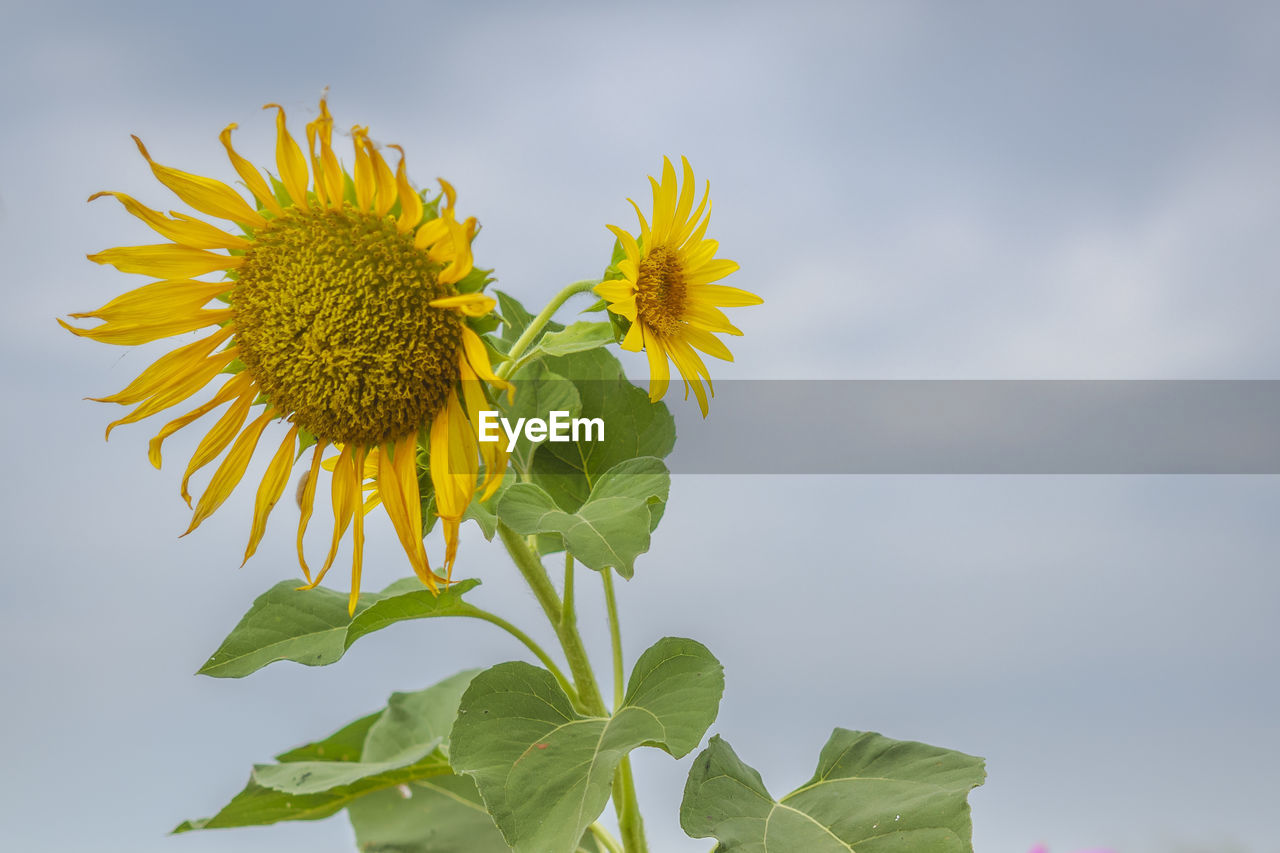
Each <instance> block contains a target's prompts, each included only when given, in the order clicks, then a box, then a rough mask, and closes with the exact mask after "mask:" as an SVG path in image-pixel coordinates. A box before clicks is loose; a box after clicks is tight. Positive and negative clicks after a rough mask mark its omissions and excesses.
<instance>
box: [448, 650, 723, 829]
mask: <svg viewBox="0 0 1280 853" xmlns="http://www.w3.org/2000/svg"><path fill="white" fill-rule="evenodd" d="M723 691H724V673H723V670H722V669H721V667H720V663H719V661H717V660H716V659H715V657H713V656H712V654H711V653H710V652H709V651H707V650H706V648H704V647H703V646H702V645H701V644H699V643H696V642H694V641H693V640H682V639H675V638H671V637H668V638H666V639H663V640H660V641H658V642H657V643H656V644H655V645H654V646H653V647H652V648H650V649H649V650H648V651H646V652H645V653H644V654H643V655H641V656H640V660H639V661H637V662H636V666H635V669H634V670H633V671H632V673H631V678H630V680H629V682H628V687H627V693H626V697H625V698H624V700H623V702H622V706H621V707H620V708H619V709H618V710H617V712H615V713H614V714H613V716H611V717H585V716H582V715H580V714H578V713H577V712H576V711H575V710H574V709H573V706H572V705H571V704H570V702H569V699H568V697H567V696H565V694H564V692H563V691H562V690H561V689H560V686H559V685H558V684H557V683H556V680H555V679H554V678H552V676H551V674H550V673H548V672H547V671H546V670H543V669H539V668H537V667H534V666H530V665H529V664H525V663H518V662H517V663H504V664H499V665H498V666H495V667H493V668H492V669H489V670H486V671H485V672H482V673H481V674H480V675H477V676H476V677H475V679H474V680H473V681H472V682H471V686H470V687H469V688H467V692H466V693H465V694H464V695H463V697H462V705H461V707H460V709H459V711H458V721H457V722H456V723H455V724H454V726H453V734H452V738H451V744H450V754H451V757H452V761H453V765H454V769H455V770H456V771H458V772H461V773H465V774H467V775H469V776H471V777H472V778H473V779H474V780H475V782H476V786H477V787H478V788H479V789H480V793H481V795H482V796H483V798H484V802H485V805H486V806H487V807H488V810H489V814H490V815H492V816H493V819H494V822H495V823H497V825H498V828H499V829H500V830H502V834H503V836H504V837H505V838H506V840H507V843H508V844H510V845H511V846H512V847H513V848H514V849H515V850H516V851H517V853H572V851H573V850H574V848H575V847H576V846H577V844H578V841H579V839H581V837H582V833H583V832H584V831H585V830H586V828H587V826H588V825H590V823H591V822H592V821H594V820H595V819H596V817H598V816H599V815H600V812H601V811H602V810H603V809H604V807H605V804H606V803H607V802H608V799H609V792H610V786H611V784H612V780H613V774H614V770H615V768H616V767H617V765H618V762H619V761H621V760H622V758H623V757H624V756H625V755H626V754H627V753H629V752H630V751H631V750H633V749H635V748H636V747H638V746H642V745H643V746H654V747H658V748H660V749H663V750H665V751H666V752H668V753H670V754H671V755H673V756H674V757H676V758H679V757H681V756H683V755H686V754H687V753H689V752H690V751H692V750H693V749H694V748H695V747H696V746H697V745H698V742H699V741H700V740H701V739H702V736H703V734H705V733H706V730H707V727H708V726H710V725H711V722H712V721H713V720H714V719H715V716H716V711H717V709H718V708H719V704H720V696H721V693H722V692H723Z"/></svg>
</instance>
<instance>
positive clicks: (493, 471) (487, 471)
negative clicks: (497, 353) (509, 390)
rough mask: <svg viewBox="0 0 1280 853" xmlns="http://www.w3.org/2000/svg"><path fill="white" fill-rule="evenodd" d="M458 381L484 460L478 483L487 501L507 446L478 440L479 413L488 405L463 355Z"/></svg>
mask: <svg viewBox="0 0 1280 853" xmlns="http://www.w3.org/2000/svg"><path fill="white" fill-rule="evenodd" d="M458 383H459V384H460V385H461V386H462V398H463V400H464V401H466V406H467V419H468V420H469V421H470V422H471V428H472V429H473V430H475V431H476V443H477V444H478V445H479V447H480V459H481V461H483V462H484V482H483V483H481V484H480V488H481V490H482V491H483V494H481V496H480V500H482V501H487V500H488V499H489V498H490V497H491V496H492V495H493V493H494V492H496V491H497V490H498V486H500V485H501V484H502V475H503V474H505V473H506V470H507V448H506V445H505V444H504V443H503V442H501V441H480V433H479V429H480V427H479V424H480V413H481V412H482V411H487V410H489V408H490V406H489V401H488V400H487V399H486V398H485V396H484V389H483V388H482V387H481V385H480V380H479V378H478V377H477V376H476V374H475V371H473V370H472V369H471V365H470V364H468V363H467V359H466V358H465V357H464V358H460V359H458Z"/></svg>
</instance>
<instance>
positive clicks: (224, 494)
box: [182, 409, 276, 536]
mask: <svg viewBox="0 0 1280 853" xmlns="http://www.w3.org/2000/svg"><path fill="white" fill-rule="evenodd" d="M275 416H276V413H275V411H274V410H272V409H267V411H265V412H263V413H262V415H261V416H260V417H259V418H258V419H257V420H255V421H254V422H253V423H251V424H249V427H248V428H247V429H245V430H244V431H243V432H241V433H240V435H239V436H238V437H237V438H236V443H235V444H233V445H231V450H230V451H229V452H228V453H227V458H226V459H223V460H222V464H221V465H219V466H218V470H216V471H214V472H213V477H212V478H211V479H210V480H209V486H208V488H206V489H205V490H204V494H202V495H201V496H200V502H199V503H198V504H196V509H195V512H194V513H192V515H191V526H190V527H188V528H187V533H190V532H191V531H193V530H195V529H196V528H197V527H199V526H200V523H201V522H202V521H204V520H205V519H206V518H208V517H209V516H211V515H213V513H214V512H215V511H216V510H217V509H218V507H220V506H222V503H223V501H225V500H226V499H227V498H228V497H230V496H231V492H232V491H234V490H235V487H236V486H237V485H238V484H239V483H240V478H241V477H243V476H244V469H245V468H247V467H248V465H249V459H250V458H252V457H253V451H254V450H256V449H257V447H258V439H259V438H261V437H262V430H263V428H264V427H266V425H267V421H269V420H271V419H272V418H274V417H275ZM187 533H184V534H182V535H183V536H186V535H187Z"/></svg>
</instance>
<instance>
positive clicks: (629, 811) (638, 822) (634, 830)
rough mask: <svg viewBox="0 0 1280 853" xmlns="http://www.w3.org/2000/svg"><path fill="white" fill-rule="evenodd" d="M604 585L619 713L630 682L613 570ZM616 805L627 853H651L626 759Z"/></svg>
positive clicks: (618, 781) (616, 783)
mask: <svg viewBox="0 0 1280 853" xmlns="http://www.w3.org/2000/svg"><path fill="white" fill-rule="evenodd" d="M600 578H601V580H602V581H603V582H604V603H605V608H606V609H607V611H608V614H609V644H610V646H612V648H613V710H614V713H617V711H618V709H619V708H621V707H622V700H623V696H624V693H623V689H624V682H625V678H626V673H625V670H624V669H623V660H622V627H621V622H620V620H619V619H618V599H617V596H616V595H615V594H614V590H613V569H605V570H604V571H603V572H601V573H600ZM613 803H614V808H615V810H616V811H617V813H618V829H619V830H620V831H621V832H622V841H623V843H624V844H625V845H626V848H627V853H639V851H647V850H648V849H649V847H648V845H647V844H646V843H645V838H644V819H643V817H642V816H641V814H640V803H639V801H638V800H637V798H636V782H635V777H634V775H633V774H632V771H631V758H630V756H624V757H623V759H622V761H620V762H619V763H618V770H617V772H616V773H615V774H614V777H613Z"/></svg>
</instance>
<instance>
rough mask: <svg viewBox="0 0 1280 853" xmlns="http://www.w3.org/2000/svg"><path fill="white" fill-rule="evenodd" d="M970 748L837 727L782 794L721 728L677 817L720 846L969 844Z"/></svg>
mask: <svg viewBox="0 0 1280 853" xmlns="http://www.w3.org/2000/svg"><path fill="white" fill-rule="evenodd" d="M985 778H986V771H985V770H984V769H983V761H982V759H981V758H976V757H974V756H972V755H966V754H964V753H962V752H955V751H953V750H949V749H941V748H939V747H935V746H929V745H928V744H923V743H916V742H914V741H899V740H892V739H890V738H887V737H884V736H882V735H879V734H876V733H875V732H855V731H849V730H848V729H836V730H835V731H834V732H833V733H832V735H831V738H830V740H828V741H827V744H826V746H824V747H823V748H822V754H821V757H820V758H819V760H818V769H817V771H816V772H815V773H814V775H813V778H812V779H810V780H809V781H808V782H806V783H805V784H804V785H802V786H800V787H799V788H797V789H796V790H795V791H792V792H791V793H790V794H788V795H787V796H785V797H783V798H782V799H781V800H775V799H773V797H772V795H770V794H769V791H768V790H767V789H766V788H765V786H764V781H763V780H762V779H761V778H760V774H759V773H757V772H756V771H755V770H754V769H752V768H751V767H750V766H748V765H747V764H744V763H743V762H742V760H741V759H739V758H738V756H737V755H736V754H735V753H734V751H733V749H732V748H730V746H729V744H728V743H726V742H725V741H724V740H722V739H721V738H720V737H719V736H716V737H713V738H711V742H710V743H709V744H708V745H707V748H706V749H705V750H703V751H702V752H701V753H700V754H699V755H698V757H697V758H696V759H694V762H693V767H692V769H691V770H690V771H689V780H688V782H687V784H686V785H685V790H684V801H683V802H682V804H681V806H680V825H681V827H683V829H684V831H685V832H686V833H688V834H689V835H690V836H692V837H694V838H711V837H714V838H716V839H717V840H718V841H719V842H720V844H719V846H718V847H717V848H716V850H717V853H762V851H766V850H803V851H805V853H849V851H850V850H857V851H858V853H973V841H972V835H973V827H972V824H971V822H970V819H969V803H968V800H967V797H968V794H969V792H970V791H971V790H973V789H974V788H976V787H977V786H979V785H981V784H982V782H983V780H984V779H985Z"/></svg>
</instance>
